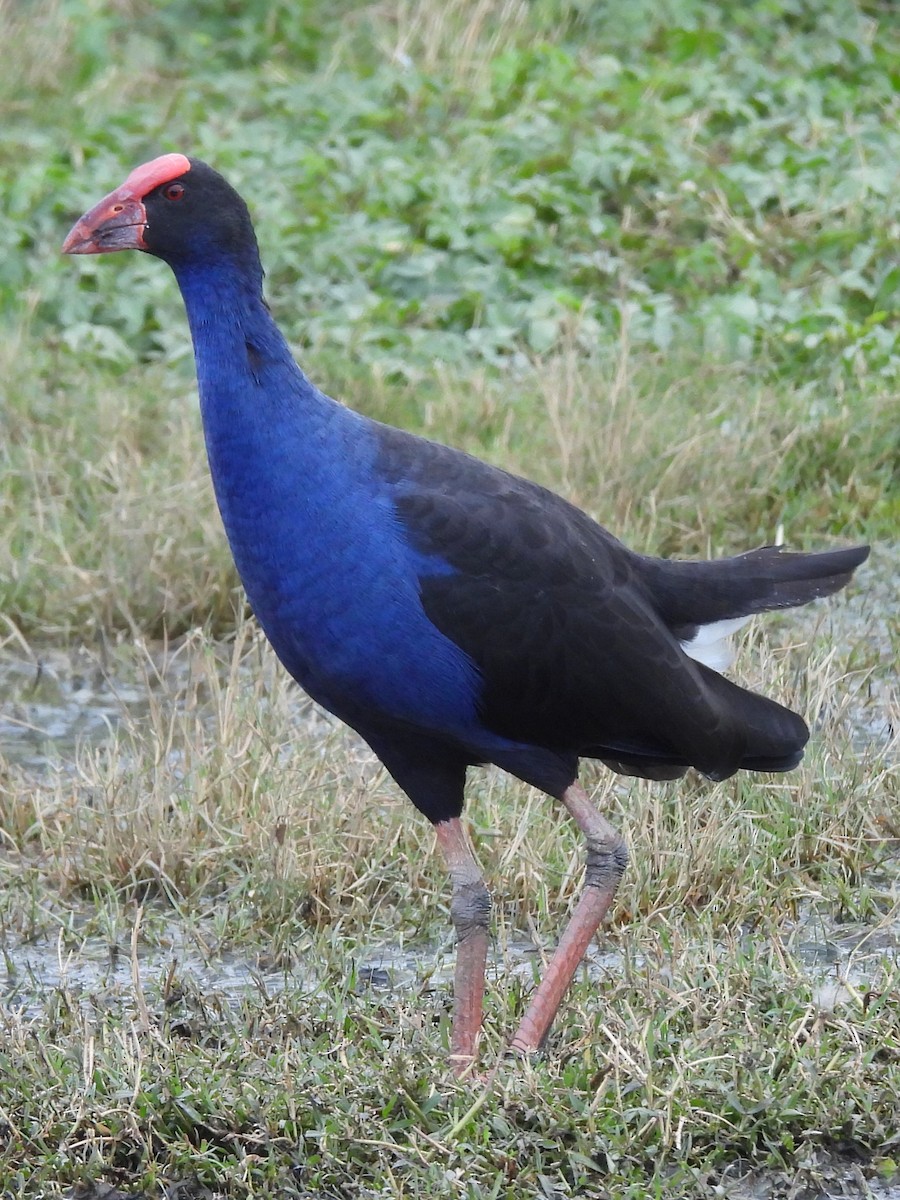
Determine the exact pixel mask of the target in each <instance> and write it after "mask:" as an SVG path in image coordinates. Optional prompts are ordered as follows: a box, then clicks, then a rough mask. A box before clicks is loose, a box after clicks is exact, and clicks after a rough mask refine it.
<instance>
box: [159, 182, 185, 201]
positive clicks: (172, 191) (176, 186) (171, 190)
mask: <svg viewBox="0 0 900 1200" xmlns="http://www.w3.org/2000/svg"><path fill="white" fill-rule="evenodd" d="M163 195H164V196H165V198H166V199H167V200H180V199H181V197H182V196H183V195H184V184H183V183H170V184H169V186H168V187H166V188H163Z"/></svg>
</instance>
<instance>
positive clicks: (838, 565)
mask: <svg viewBox="0 0 900 1200" xmlns="http://www.w3.org/2000/svg"><path fill="white" fill-rule="evenodd" d="M868 557H869V547H868V546H851V547H849V548H848V549H846V550H825V551H822V552H821V553H815V554H792V553H790V552H788V551H786V550H782V549H781V548H780V547H779V546H762V547H760V549H758V550H751V551H750V552H749V553H747V554H741V555H739V556H738V557H737V558H719V559H713V560H711V561H708V562H680V561H677V560H672V559H657V558H653V559H644V560H642V566H643V567H644V569H645V571H646V574H645V579H646V581H647V583H648V585H649V588H650V591H651V593H652V595H653V603H654V605H655V607H656V610H657V612H658V613H659V615H660V616H661V617H662V619H663V620H664V621H665V622H666V624H667V625H668V626H669V628H670V629H671V630H672V632H673V633H675V635H676V636H677V637H678V638H679V639H682V640H683V639H688V640H689V639H690V638H691V637H692V636H693V631H694V630H695V629H696V627H697V626H698V625H706V624H709V623H711V622H712V621H728V620H733V619H735V618H738V617H748V616H751V615H752V614H753V613H760V612H768V611H770V610H772V609H777V608H794V607H796V606H797V605H800V604H808V603H809V602H810V600H816V599H818V598H819V597H820V596H830V595H832V593H833V592H837V591H840V589H841V588H842V587H845V586H846V585H847V584H848V583H849V582H850V579H851V577H852V575H853V572H854V571H855V570H856V568H857V567H858V566H859V565H860V563H862V562H865V560H866V559H867V558H868Z"/></svg>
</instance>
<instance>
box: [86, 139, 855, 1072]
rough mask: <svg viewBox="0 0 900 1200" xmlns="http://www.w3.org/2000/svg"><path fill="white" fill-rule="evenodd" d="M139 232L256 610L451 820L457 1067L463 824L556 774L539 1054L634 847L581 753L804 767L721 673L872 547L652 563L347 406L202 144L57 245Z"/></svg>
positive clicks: (535, 1007)
mask: <svg viewBox="0 0 900 1200" xmlns="http://www.w3.org/2000/svg"><path fill="white" fill-rule="evenodd" d="M131 249H134V250H143V251H146V252H147V253H149V254H153V255H156V256H157V257H158V258H161V259H163V260H164V261H165V262H167V263H168V264H169V266H170V267H171V268H172V270H173V271H174V272H175V277H176V279H177V280H178V284H179V287H180V288H181V293H182V296H183V297H184V303H185V307H186V309H187V315H188V320H189V322H190V327H191V334H192V336H193V342H194V354H195V357H196V363H197V376H198V380H199V388H200V406H201V410H202V415H203V428H204V433H205V437H206V447H207V452H208V455H209V465H210V469H211V471H212V478H213V483H214V485H215V491H216V497H217V500H218V504H219V508H220V510H221V513H222V520H223V521H224V523H225V530H226V532H227V534H228V540H229V542H230V544H231V549H232V552H233V554H234V558H235V562H236V563H237V567H238V571H239V572H240V576H241V579H242V581H243V584H244V587H245V588H246V591H247V595H248V597H249V600H250V603H251V605H252V607H253V611H254V612H255V614H256V616H257V618H258V620H259V622H260V624H261V625H262V627H263V629H264V630H265V632H266V635H267V636H268V638H269V640H270V641H271V643H272V645H273V647H274V648H275V652H276V653H277V655H278V657H279V658H280V659H281V661H282V663H283V664H284V665H285V667H286V668H287V669H288V671H289V672H290V673H291V675H293V677H294V678H295V679H296V680H297V682H298V683H300V684H301V685H302V687H304V688H305V689H306V691H307V692H308V693H309V694H310V696H312V697H313V698H314V699H315V700H317V701H318V702H319V704H321V705H322V706H323V707H325V708H326V709H328V710H329V711H330V712H332V713H334V714H336V715H337V716H338V717H339V718H340V719H341V720H343V721H345V722H346V723H347V724H348V725H350V726H352V727H353V728H354V729H355V730H356V731H357V732H358V733H359V734H360V735H361V736H362V737H363V738H364V739H365V740H366V742H368V744H369V745H370V746H371V748H372V750H373V751H374V752H375V754H376V755H377V756H378V757H379V759H380V760H381V761H382V763H383V764H384V766H385V767H386V768H387V770H388V771H389V772H390V774H391V775H392V776H393V777H394V779H395V780H396V781H397V783H398V784H399V785H400V787H401V788H402V789H403V790H404V791H405V792H406V794H407V795H408V796H409V798H410V799H411V800H412V802H413V804H415V806H416V807H417V808H418V809H419V810H420V811H421V812H422V813H424V814H425V816H426V817H427V818H428V819H429V820H430V821H432V822H433V824H434V827H435V831H436V834H437V840H438V843H439V845H440V847H441V850H442V851H443V853H444V856H445V858H446V861H447V866H448V868H449V871H450V876H451V879H452V883H453V896H452V904H451V914H452V919H453V924H454V926H455V928H456V931H457V938H458V946H457V963H456V975H455V986H454V1012H453V1028H452V1039H451V1055H452V1061H453V1064H454V1067H455V1069H456V1070H457V1072H462V1071H463V1070H465V1069H466V1068H467V1067H468V1065H469V1064H470V1063H471V1062H472V1060H473V1057H474V1053H475V1045H476V1039H477V1035H478V1030H479V1027H480V1024H481V1007H482V994H483V989H484V968H485V957H486V953H487V944H488V915H489V910H490V898H489V895H488V891H487V888H486V887H485V884H484V880H483V878H482V875H481V871H480V870H479V868H478V865H477V863H476V861H475V858H474V856H473V854H472V851H471V849H470V848H469V844H468V841H467V839H466V836H465V834H464V832H463V829H462V826H461V824H460V814H461V812H462V808H463V789H464V785H465V780H466V771H467V768H468V767H470V766H474V765H476V764H483V763H495V764H496V765H497V766H499V767H502V768H503V769H504V770H506V771H509V772H510V773H511V774H512V775H515V776H516V777H517V778H519V779H523V780H525V782H526V783H530V784H533V785H534V786H535V787H538V788H541V789H542V790H543V791H545V792H547V793H549V795H550V796H552V797H554V798H556V799H557V800H560V801H562V803H563V804H564V805H565V807H566V809H567V810H568V812H569V813H571V815H572V817H573V818H574V819H575V821H576V823H577V825H578V827H579V829H580V830H581V832H582V833H583V835H584V837H585V841H586V843H587V872H586V876H585V883H584V889H583V892H582V895H581V898H580V900H579V902H578V904H577V906H576V908H575V911H574V914H573V916H572V918H571V920H570V922H569V924H568V926H567V928H566V930H565V932H564V934H563V937H562V940H561V941H560V943H559V946H558V948H557V950H556V952H555V954H554V955H553V958H552V960H551V962H550V965H549V967H548V968H547V971H546V974H545V975H544V978H543V981H542V982H541V984H540V986H539V987H538V989H537V991H536V992H535V994H534V995H533V997H532V999H531V1002H530V1004H529V1006H528V1009H527V1011H526V1013H525V1015H524V1017H523V1018H522V1021H521V1024H520V1025H519V1028H518V1031H517V1033H516V1035H515V1038H514V1039H513V1046H514V1047H516V1048H517V1049H519V1050H523V1051H528V1050H533V1049H535V1048H537V1047H538V1046H539V1045H540V1043H541V1042H542V1040H543V1038H544V1037H545V1035H546V1033H547V1031H548V1029H549V1028H550V1024H551V1021H552V1020H553V1017H554V1016H555V1014H556V1011H557V1009H558V1007H559V1004H560V1001H561V999H562V996H563V994H564V992H565V990H566V988H567V987H568V985H569V983H570V981H571V979H572V976H573V975H574V973H575V970H576V968H577V966H578V964H579V962H580V961H581V959H582V957H583V955H584V952H585V950H586V949H587V946H588V943H589V942H590V940H591V938H592V937H593V935H594V933H595V932H596V930H597V927H598V925H599V923H600V921H601V920H602V919H603V916H604V914H605V913H606V911H607V909H608V908H609V906H610V903H611V902H612V899H613V896H614V895H615V892H616V888H617V886H618V883H619V880H620V878H621V876H622V872H623V871H624V869H625V865H626V859H627V854H626V849H625V843H624V841H623V840H622V838H621V837H620V835H619V834H618V833H617V832H616V831H615V829H613V827H612V826H611V825H610V824H609V822H608V821H607V820H606V818H605V817H603V816H602V815H601V814H600V813H599V812H597V811H596V809H595V808H594V806H593V805H592V804H591V802H590V800H589V799H588V797H587V795H586V793H585V792H584V790H583V789H582V787H581V786H580V784H579V783H578V761H579V758H595V759H599V760H601V761H602V762H604V763H606V765H607V766H609V767H611V768H612V769H613V770H614V771H620V772H622V773H624V774H627V775H637V776H642V777H643V778H646V779H676V778H678V777H679V776H681V775H683V774H684V772H685V771H686V770H687V768H688V767H695V768H696V769H697V770H699V771H701V772H702V773H703V774H704V775H706V776H708V777H709V778H710V779H725V778H727V777H728V776H730V775H732V774H734V773H735V772H736V771H738V770H751V771H788V770H790V769H791V768H792V767H795V766H796V765H797V763H798V762H799V761H800V758H801V757H802V753H803V746H804V744H805V742H806V740H807V737H808V736H809V734H808V730H807V727H806V725H805V723H804V722H803V720H802V719H801V718H800V717H799V716H797V715H796V714H795V713H793V712H791V711H790V710H789V709H787V708H784V707H782V706H781V705H780V704H776V703H775V702H774V701H772V700H768V699H766V698H765V697H763V696H758V695H756V694H754V693H752V692H748V691H745V690H744V689H742V688H740V687H738V686H737V685H736V684H734V683H730V682H729V681H728V680H727V679H726V678H725V677H724V676H723V675H721V674H720V673H719V671H720V669H721V668H723V667H724V666H725V665H726V662H727V653H726V652H725V639H726V638H727V636H728V634H730V633H731V632H733V631H734V630H735V629H736V628H737V627H738V626H739V625H741V624H742V623H743V622H744V620H745V619H747V618H748V617H749V616H750V615H751V614H753V613H758V612H764V611H766V610H768V609H777V608H786V607H789V606H791V605H799V604H805V603H807V601H810V600H812V599H814V598H815V597H817V596H827V595H829V594H830V593H832V592H835V591H837V590H838V589H839V588H842V587H843V586H844V585H845V584H846V583H847V582H848V580H849V579H850V577H851V575H852V573H853V571H854V569H855V568H856V567H857V566H859V564H860V563H861V562H863V560H864V559H865V558H866V556H867V554H868V548H867V547H865V546H857V547H853V548H851V549H845V550H835V551H828V552H825V553H821V554H788V553H785V552H783V551H781V550H780V549H778V548H776V547H773V546H765V547H763V548H761V549H759V550H753V551H751V552H750V553H748V554H743V555H741V556H739V557H737V558H727V559H720V560H717V561H713V562H671V561H664V560H661V559H655V558H647V557H644V556H642V555H639V554H635V553H633V552H632V551H630V550H628V549H627V548H626V547H625V546H623V545H622V543H621V542H619V541H617V540H616V539H615V538H614V537H613V536H612V535H611V534H609V533H608V532H607V531H606V530H605V529H602V528H601V527H600V526H599V525H597V524H595V523H594V522H593V521H592V520H590V519H589V518H588V517H587V516H585V515H584V513H582V512H580V511H579V510H578V509H577V508H574V507H573V506H572V505H571V504H568V503H567V502H566V501H565V500H562V499H560V497H558V496H556V495H554V494H553V493H551V492H548V491H546V490H545V489H543V488H541V487H538V486H537V485H535V484H533V483H529V482H528V481H526V480H524V479H519V478H516V477H515V476H513V475H509V474H507V473H506V472H505V471H501V470H497V469H496V468H494V467H490V466H488V465H486V464H485V463H482V462H479V461H478V460H477V459H474V458H470V457H469V456H468V455H466V454H463V453H461V452H460V451H458V450H453V449H450V448H448V447H446V446H441V445H437V444H435V443H433V442H429V441H425V440H424V439H422V438H419V437H414V436H412V435H411V434H408V433H404V432H402V431H400V430H398V429H393V428H390V427H389V426H385V425H381V424H379V423H377V422H376V421H371V420H368V419H367V418H365V417H363V416H360V415H359V414H357V413H355V412H352V411H350V410H349V409H347V408H344V407H343V406H342V405H340V404H338V403H336V402H335V401H334V400H331V399H329V397H327V396H325V395H323V393H322V392H320V391H319V390H318V388H316V387H315V385H314V384H312V383H311V382H310V381H309V380H308V379H307V378H306V376H305V375H304V374H303V373H302V371H300V369H299V368H298V367H297V365H296V364H295V362H294V360H293V357H292V355H291V352H290V349H289V348H288V345H287V343H286V342H285V339H284V338H283V337H282V335H281V333H280V332H279V330H278V328H277V326H276V324H275V322H274V321H273V319H272V315H271V313H270V312H269V309H268V307H267V306H266V302H265V300H264V299H263V295H262V281H263V272H262V268H261V266H260V261H259V253H258V249H257V244H256V237H255V235H254V232H253V226H252V224H251V221H250V215H249V213H248V211H247V206H246V205H245V204H244V202H243V200H242V199H241V197H240V196H239V195H238V194H237V193H236V192H235V191H234V190H233V189H232V188H231V187H230V185H229V184H228V183H227V182H226V181H225V180H224V179H223V178H222V176H221V175H219V174H217V173H216V172H215V171H214V170H213V169H212V168H211V167H209V166H207V165H206V164H205V163H203V162H200V161H198V160H197V159H195V158H187V157H185V156H184V155H182V154H164V155H163V156H162V157H160V158H156V159H154V160H153V161H152V162H148V163H145V164H144V165H143V166H140V167H138V168H137V169H136V170H134V171H132V173H131V174H130V175H129V176H128V178H127V179H126V180H125V182H124V183H123V184H122V186H121V187H119V188H117V189H116V190H115V191H114V192H111V193H110V194H109V195H108V196H106V197H105V198H104V199H103V200H101V201H100V203H99V204H97V205H96V206H95V207H94V208H92V209H91V210H90V212H88V213H86V214H85V216H83V217H82V218H81V219H80V220H79V221H78V222H77V223H76V225H75V226H74V228H73V229H72V231H71V233H70V234H69V236H68V237H67V238H66V241H65V245H64V247H63V250H64V251H65V253H67V254H104V253H107V252H109V251H113V250H131Z"/></svg>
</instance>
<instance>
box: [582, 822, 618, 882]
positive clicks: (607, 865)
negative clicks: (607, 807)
mask: <svg viewBox="0 0 900 1200" xmlns="http://www.w3.org/2000/svg"><path fill="white" fill-rule="evenodd" d="M627 866H628V847H627V846H626V844H625V839H624V838H623V837H622V835H621V834H619V833H616V831H615V830H614V829H612V828H610V830H609V831H608V832H607V833H605V834H604V835H603V836H600V837H589V838H588V849H587V866H586V869H585V877H584V882H585V885H586V886H587V887H596V888H602V889H603V890H610V891H613V892H614V891H615V890H616V888H617V887H618V886H619V882H620V880H621V878H622V876H623V875H624V874H625V868H626V867H627Z"/></svg>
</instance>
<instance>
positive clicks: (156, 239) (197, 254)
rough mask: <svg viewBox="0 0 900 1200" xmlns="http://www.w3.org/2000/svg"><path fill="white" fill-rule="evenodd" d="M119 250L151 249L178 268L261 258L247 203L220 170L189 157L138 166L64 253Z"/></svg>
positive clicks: (78, 226)
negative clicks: (193, 264)
mask: <svg viewBox="0 0 900 1200" xmlns="http://www.w3.org/2000/svg"><path fill="white" fill-rule="evenodd" d="M115 250H144V251H146V252H147V253H148V254H155V255H156V256H157V258H162V259H164V260H165V261H166V262H168V263H170V264H171V265H172V266H177V265H179V264H184V263H188V262H191V261H195V262H202V261H204V260H206V261H208V260H210V259H214V258H215V259H221V258H223V257H225V258H231V259H233V260H235V261H236V262H237V263H239V264H240V263H243V264H246V266H248V267H250V266H252V265H253V264H258V262H259V254H258V250H257V245H256V236H255V234H254V232H253V225H252V223H251V221H250V213H249V211H248V209H247V205H246V204H245V203H244V201H243V200H242V199H241V197H240V196H239V195H238V193H237V192H236V191H235V190H234V188H233V187H232V186H231V184H229V183H228V182H227V181H226V180H225V179H223V177H222V176H221V175H220V174H219V173H218V171H214V170H213V169H212V167H210V166H208V165H207V164H206V163H205V162H201V161H200V160H199V159H197V158H187V157H186V156H185V155H183V154H164V155H162V156H161V157H160V158H155V159H153V160H152V161H151V162H148V163H144V164H143V166H140V167H136V168H135V170H133V171H132V172H131V174H130V175H129V176H128V178H127V179H126V180H125V182H124V183H123V184H122V185H121V186H120V187H118V188H116V190H115V191H114V192H110V194H109V195H108V196H105V197H104V198H103V199H102V200H101V201H100V203H99V204H96V205H95V206H94V207H93V208H92V209H91V210H90V212H87V213H85V215H84V216H83V217H82V218H81V219H80V220H79V221H77V222H76V223H75V225H74V227H73V228H72V231H71V233H70V234H69V236H68V237H67V238H66V240H65V242H64V244H63V253H65V254H106V253H110V252H112V251H115Z"/></svg>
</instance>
